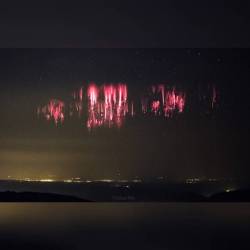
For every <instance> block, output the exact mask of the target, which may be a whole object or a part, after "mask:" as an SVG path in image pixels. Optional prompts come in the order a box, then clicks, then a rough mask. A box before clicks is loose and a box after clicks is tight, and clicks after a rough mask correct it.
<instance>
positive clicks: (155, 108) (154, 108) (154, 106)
mask: <svg viewBox="0 0 250 250" xmlns="http://www.w3.org/2000/svg"><path fill="white" fill-rule="evenodd" d="M151 110H152V112H154V114H155V115H156V114H157V113H158V112H159V110H160V101H159V100H157V101H153V102H152V105H151Z"/></svg>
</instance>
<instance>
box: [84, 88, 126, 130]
mask: <svg viewBox="0 0 250 250" xmlns="http://www.w3.org/2000/svg"><path fill="white" fill-rule="evenodd" d="M98 93H100V96H99V95H98ZM88 96H89V108H88V114H89V115H88V120H87V127H88V128H89V129H91V128H95V127H99V126H103V125H105V126H108V127H111V126H114V125H115V126H117V127H120V126H121V125H122V124H123V121H124V118H125V116H126V114H127V112H128V104H127V98H128V91H127V86H126V84H118V85H113V84H109V85H104V86H103V87H99V88H98V87H96V86H95V85H94V84H91V85H90V86H89V88H88Z"/></svg>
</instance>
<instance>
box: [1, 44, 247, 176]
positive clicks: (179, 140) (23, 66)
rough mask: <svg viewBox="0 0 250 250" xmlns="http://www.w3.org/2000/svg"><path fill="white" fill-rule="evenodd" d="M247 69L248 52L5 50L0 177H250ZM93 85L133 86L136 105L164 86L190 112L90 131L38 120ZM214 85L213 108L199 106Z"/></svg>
mask: <svg viewBox="0 0 250 250" xmlns="http://www.w3.org/2000/svg"><path fill="white" fill-rule="evenodd" d="M249 60H250V51H249V50H248V49H156V48H154V49H149V48H148V49H132V48H130V49H128V48H127V49H100V48H99V49H65V48H64V49H1V50H0V86H1V87H0V116H1V123H0V140H1V143H0V169H1V171H0V178H1V179H5V178H7V177H8V176H12V177H13V178H25V177H29V178H48V177H51V176H53V178H71V177H78V176H79V177H82V178H83V179H102V178H115V179H125V178H135V177H136V176H138V177H140V178H141V177H142V178H155V177H159V176H165V177H168V178H169V179H174V180H176V179H181V178H187V177H207V178H224V177H225V178H231V177H232V178H248V177H249V176H250V171H249V156H248V144H249V132H248V128H249V123H250V120H249V108H250V107H249V106H250V105H249V94H250V87H249V80H250V75H249V70H250V64H249ZM89 81H95V82H96V84H97V85H98V86H101V85H102V84H103V83H104V82H106V83H110V82H112V83H118V82H125V83H127V86H128V98H129V99H133V100H137V99H138V97H139V96H140V95H141V93H143V92H144V91H147V90H148V89H149V88H150V87H151V85H154V84H158V83H161V82H166V83H167V84H169V85H170V86H175V87H176V88H177V89H181V90H182V91H185V93H186V105H185V109H184V112H183V113H181V114H178V115H176V116H174V117H173V118H171V119H167V118H162V117H161V118H160V117H155V116H150V117H141V116H139V115H138V116H135V117H134V118H133V119H127V120H126V121H125V123H124V124H123V126H122V127H121V128H115V127H112V128H107V127H102V128H96V129H94V130H91V131H89V130H88V129H87V128H86V125H85V123H83V122H82V121H81V120H79V119H77V118H72V119H67V120H65V122H64V123H63V124H59V125H58V126H56V125H55V124H54V123H53V122H47V121H46V120H45V119H42V118H41V117H38V116H37V114H36V110H37V107H38V106H39V105H44V104H46V103H47V102H48V101H49V100H50V99H51V98H58V99H62V100H64V101H65V102H66V101H68V100H69V97H70V94H71V93H72V92H73V91H74V90H76V89H78V88H79V87H81V86H87V83H88V82H89ZM210 86H215V87H216V91H217V95H218V100H217V103H216V107H215V108H214V109H209V108H208V106H209V105H207V104H206V103H205V102H202V101H201V100H199V96H201V95H203V94H204V95H209V93H210V92H209V91H208V90H207V89H209V88H210ZM136 108H138V107H136Z"/></svg>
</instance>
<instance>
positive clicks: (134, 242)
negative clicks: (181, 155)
mask: <svg viewBox="0 0 250 250" xmlns="http://www.w3.org/2000/svg"><path fill="white" fill-rule="evenodd" d="M249 234H250V203H244V204H243V203H238V204H236V203H234V204H232V203H224V204H222V203H216V204H215V203H214V204H211V203H210V204H205V203H203V204H199V203H192V204H191V203H91V204H89V203H88V204H76V203H73V204H72V203H71V204H70V203H65V204H46V203H36V204H35V203H19V204H17V203H2V204H0V244H1V245H0V249H70V250H71V249H72V250H73V249H174V250H175V249H250V240H249Z"/></svg>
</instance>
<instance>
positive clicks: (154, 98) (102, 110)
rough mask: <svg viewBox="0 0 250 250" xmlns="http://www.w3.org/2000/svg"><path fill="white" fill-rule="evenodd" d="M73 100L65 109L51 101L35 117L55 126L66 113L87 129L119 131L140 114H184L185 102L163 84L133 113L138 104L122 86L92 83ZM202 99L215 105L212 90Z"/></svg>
mask: <svg viewBox="0 0 250 250" xmlns="http://www.w3.org/2000/svg"><path fill="white" fill-rule="evenodd" d="M210 91H211V88H210ZM72 96H73V100H72V101H71V102H70V103H69V105H68V107H65V106H66V104H65V103H64V102H63V101H61V100H57V99H51V100H50V101H49V103H48V104H46V105H45V106H42V107H38V108H37V115H38V116H41V115H42V116H43V117H44V118H45V119H46V120H48V121H51V120H53V121H54V123H55V124H56V125H57V124H58V123H59V122H61V123H63V122H64V119H65V110H67V111H68V112H69V116H68V117H72V116H74V115H76V114H78V117H79V118H83V119H85V121H86V125H87V128H88V129H93V128H97V127H102V126H105V127H109V128H110V127H121V126H123V124H124V122H125V120H126V117H127V116H128V115H130V116H131V117H135V116H136V115H138V114H140V112H141V114H142V115H147V114H149V115H150V114H153V115H155V116H165V117H166V118H171V117H173V116H175V115H178V114H179V113H183V112H184V110H185V106H186V101H187V100H186V96H187V95H186V93H185V92H183V91H179V90H176V88H175V87H170V86H168V85H164V84H159V85H154V86H153V87H152V88H148V92H144V93H143V96H141V97H140V99H141V110H140V108H138V112H135V110H136V106H135V103H138V100H136V99H135V100H131V99H129V96H128V88H127V85H126V84H125V83H118V84H111V83H108V84H104V85H102V86H98V85H96V84H95V83H94V82H91V83H90V84H89V85H88V87H87V88H86V91H85V87H81V88H79V89H78V90H76V91H74V92H73V93H72ZM205 97H206V99H205V100H207V101H208V104H209V105H211V106H212V108H214V107H215V104H216V103H218V93H217V91H216V89H215V87H213V88H212V96H211V92H210V95H205ZM135 98H137V97H135ZM83 107H86V109H84V108H83Z"/></svg>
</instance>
